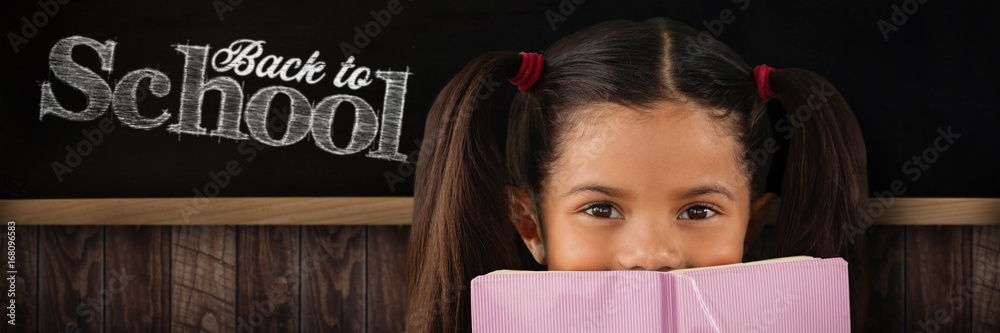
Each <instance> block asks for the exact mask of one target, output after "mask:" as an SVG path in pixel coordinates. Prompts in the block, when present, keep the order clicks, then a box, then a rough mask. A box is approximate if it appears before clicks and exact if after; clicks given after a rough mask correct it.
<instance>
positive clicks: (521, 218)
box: [507, 187, 545, 265]
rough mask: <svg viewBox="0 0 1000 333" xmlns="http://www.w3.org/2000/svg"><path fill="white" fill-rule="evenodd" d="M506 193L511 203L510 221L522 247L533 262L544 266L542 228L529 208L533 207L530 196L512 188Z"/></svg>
mask: <svg viewBox="0 0 1000 333" xmlns="http://www.w3.org/2000/svg"><path fill="white" fill-rule="evenodd" d="M507 192H508V194H509V195H510V202H511V218H510V219H511V221H512V222H513V223H514V226H515V227H516V228H517V233H518V234H520V235H521V239H522V240H524V245H526V246H527V247H528V250H529V251H531V255H532V256H533V257H535V261H537V262H538V263H539V264H542V265H545V242H544V241H543V240H542V232H541V231H542V228H541V226H540V224H539V223H538V217H537V216H535V212H534V210H533V209H532V208H531V207H534V205H533V204H532V200H531V196H529V195H528V194H527V193H525V192H524V191H522V190H520V189H518V188H514V187H508V188H507Z"/></svg>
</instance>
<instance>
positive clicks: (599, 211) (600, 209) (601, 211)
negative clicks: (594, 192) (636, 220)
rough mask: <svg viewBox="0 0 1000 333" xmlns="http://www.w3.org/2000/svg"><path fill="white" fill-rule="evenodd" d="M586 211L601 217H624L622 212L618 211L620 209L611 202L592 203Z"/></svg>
mask: <svg viewBox="0 0 1000 333" xmlns="http://www.w3.org/2000/svg"><path fill="white" fill-rule="evenodd" d="M585 212H587V214H590V215H593V216H595V217H600V218H605V219H620V218H623V216H622V214H621V213H620V212H618V210H617V209H615V207H614V206H612V205H611V204H609V203H598V204H593V205H590V207H587V210H585Z"/></svg>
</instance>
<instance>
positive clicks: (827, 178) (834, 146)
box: [406, 18, 868, 332]
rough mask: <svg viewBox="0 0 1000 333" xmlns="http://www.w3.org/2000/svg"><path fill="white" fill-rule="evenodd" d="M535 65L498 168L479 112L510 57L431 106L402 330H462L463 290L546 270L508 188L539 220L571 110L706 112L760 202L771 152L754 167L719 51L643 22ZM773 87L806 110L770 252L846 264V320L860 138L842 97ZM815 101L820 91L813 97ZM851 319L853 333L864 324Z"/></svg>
mask: <svg viewBox="0 0 1000 333" xmlns="http://www.w3.org/2000/svg"><path fill="white" fill-rule="evenodd" d="M543 54H544V57H545V64H544V68H543V70H542V74H541V77H540V78H539V80H538V82H537V83H536V84H535V85H534V86H533V87H532V88H530V89H529V90H527V91H523V92H519V93H517V94H516V95H515V96H514V98H513V101H512V103H511V106H510V113H509V115H508V116H507V117H506V118H507V121H508V123H507V126H508V133H507V137H506V156H504V154H502V153H501V151H500V146H499V144H498V143H499V142H500V140H503V139H502V138H500V139H498V138H496V137H495V136H494V134H493V133H492V131H491V127H492V126H491V111H490V107H491V105H493V104H494V103H495V102H496V101H494V98H492V97H493V95H495V93H494V92H493V91H492V90H490V89H491V87H492V86H493V83H494V82H498V81H500V82H503V81H506V79H507V78H510V77H513V76H514V74H516V73H515V72H516V71H517V69H518V67H519V65H520V62H521V57H520V56H519V55H518V54H517V53H516V52H513V51H511V52H493V53H487V54H484V55H482V56H480V57H478V58H476V59H474V60H472V61H471V62H470V63H469V64H468V65H466V67H465V68H464V69H462V71H460V72H459V73H458V74H457V75H456V76H455V77H454V78H453V79H452V80H451V81H450V82H449V83H448V84H447V86H445V88H444V89H443V90H442V91H441V93H440V94H439V95H438V96H437V99H436V100H435V101H434V104H433V106H432V107H431V110H430V112H429V114H428V118H427V123H426V126H425V129H424V146H423V147H422V149H421V151H420V155H419V158H418V162H417V169H416V185H415V189H414V212H413V225H412V230H411V236H410V244H409V261H408V267H407V273H408V281H407V282H408V283H407V287H408V290H407V298H408V299H407V325H406V327H407V329H406V330H407V331H408V332H444V331H447V332H468V331H470V330H471V318H470V315H471V310H470V298H469V294H470V293H469V291H470V290H469V283H470V281H471V280H472V278H474V277H476V276H478V275H482V274H486V273H489V272H490V271H493V270H497V269H543V267H542V266H540V265H538V264H537V263H536V262H535V260H534V259H533V258H532V257H531V255H530V253H529V252H528V250H527V248H526V247H525V246H524V245H523V244H524V243H523V241H522V240H521V239H520V236H519V235H518V234H517V232H516V229H515V228H514V225H513V221H512V219H511V213H512V211H511V209H512V208H511V205H512V202H511V199H510V197H509V196H508V192H507V189H508V188H509V187H515V188H519V189H521V190H523V191H525V192H526V193H529V194H530V195H531V196H532V197H533V198H534V204H535V207H534V208H535V212H536V216H538V215H537V213H539V212H540V211H541V209H540V205H541V198H540V195H539V194H540V193H542V190H541V184H542V183H543V180H544V179H545V177H546V176H547V175H548V172H549V170H550V167H551V165H550V164H551V163H552V161H554V160H556V159H557V158H558V155H557V154H558V151H559V147H560V145H561V142H559V140H560V138H562V137H563V135H562V134H563V133H565V131H567V129H568V127H569V126H572V123H574V120H577V119H578V118H579V117H581V115H580V112H575V111H578V110H579V109H580V107H581V106H584V105H587V104H590V103H595V102H612V103H617V104H621V105H624V106H629V107H631V108H633V109H636V110H644V109H649V108H648V107H649V106H651V105H652V104H653V103H656V102H660V101H682V102H693V103H695V104H696V105H699V106H702V107H704V108H705V109H709V110H717V111H716V112H713V113H714V114H713V116H715V117H716V118H717V119H718V120H719V121H720V122H721V123H722V124H725V127H726V128H727V129H729V131H730V132H731V133H732V135H734V136H735V137H736V138H737V141H738V142H739V143H740V145H741V148H742V151H743V154H742V156H740V161H741V165H742V166H743V169H744V170H745V177H746V179H747V181H748V184H749V185H750V188H751V199H755V198H757V197H759V196H760V195H761V194H763V193H764V192H765V191H766V189H765V187H766V185H767V178H768V177H767V176H768V170H769V169H770V164H771V160H772V159H771V158H770V157H771V155H772V154H766V155H765V156H766V157H767V158H764V159H763V160H761V159H760V158H757V159H754V158H753V156H752V155H753V154H754V152H761V151H763V150H762V149H764V147H765V142H767V140H774V139H773V130H772V126H771V122H770V117H769V116H768V110H767V106H766V104H765V103H764V102H763V101H762V100H761V99H760V97H759V96H758V94H757V86H756V84H755V82H754V79H753V74H752V68H751V67H750V66H748V65H747V64H746V63H745V62H744V61H743V59H742V58H741V57H740V56H739V55H738V54H737V53H736V52H735V51H733V50H732V49H730V48H729V47H728V46H726V45H724V44H723V43H721V42H719V41H717V40H715V39H713V38H711V37H710V36H707V35H706V34H701V36H699V34H698V31H697V30H695V29H693V28H691V27H689V26H687V25H684V24H681V23H678V22H675V21H672V20H669V19H665V18H654V19H650V20H647V21H644V22H634V21H624V20H617V21H609V22H604V23H601V24H598V25H595V26H592V27H590V28H587V29H584V30H581V31H579V32H577V33H574V34H572V35H570V36H567V37H565V38H563V39H561V40H559V41H558V42H556V43H555V44H553V45H552V46H551V47H550V48H548V49H546V50H544V53H543ZM771 87H772V90H774V92H775V97H774V98H775V99H776V100H777V101H778V102H780V106H783V108H784V109H786V110H789V112H792V111H795V110H797V111H800V112H802V111H807V112H806V113H807V114H808V118H806V119H804V120H803V119H799V120H802V121H799V122H797V124H798V125H800V127H798V128H797V129H795V131H794V132H793V134H792V135H791V136H790V138H789V140H788V142H787V147H786V149H787V154H788V161H787V165H786V167H785V168H786V171H785V174H784V179H783V181H782V185H781V193H782V200H781V203H780V211H779V217H778V221H777V225H776V226H775V239H776V240H775V242H774V243H773V244H770V253H771V255H772V256H786V255H811V256H816V257H844V258H845V259H846V260H847V261H848V262H849V263H850V273H851V280H852V292H851V297H852V303H853V304H854V305H853V306H852V310H854V312H855V313H856V314H863V313H864V312H865V309H864V306H863V305H864V304H865V302H866V300H867V291H866V289H865V288H863V286H865V283H867V279H866V278H865V277H864V270H862V269H860V268H863V266H864V263H863V261H862V260H863V259H864V252H863V249H862V245H863V242H852V240H851V239H849V237H850V235H848V234H847V233H846V231H845V230H846V229H845V226H848V225H850V226H855V225H863V224H862V222H861V219H862V212H863V209H864V208H865V207H866V206H865V205H866V199H867V195H866V194H867V191H868V189H867V174H866V169H865V168H866V166H865V164H866V157H865V146H864V142H863V140H862V136H861V131H860V128H859V126H858V124H857V121H856V120H855V118H854V115H853V112H852V111H851V109H850V108H849V106H848V105H847V103H846V101H844V99H843V98H842V97H841V96H840V94H839V93H838V92H837V91H836V90H835V89H834V88H833V87H832V85H831V84H830V83H829V82H828V81H827V80H825V79H823V78H822V77H820V76H819V75H817V74H815V73H813V72H811V71H807V70H802V69H776V70H775V71H774V72H773V73H772V74H771ZM816 91H825V92H828V93H825V94H822V96H816ZM831 94H832V95H831ZM803 107H804V108H805V109H803ZM496 118H499V119H502V118H504V117H496ZM758 156H759V155H758ZM538 218H539V221H541V220H542V217H541V216H538ZM543 229H544V227H543ZM859 305H860V306H859ZM852 317H853V318H852V321H853V324H854V325H855V327H860V325H861V324H862V323H863V317H861V316H860V315H853V316H852Z"/></svg>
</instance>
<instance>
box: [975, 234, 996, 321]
mask: <svg viewBox="0 0 1000 333" xmlns="http://www.w3.org/2000/svg"><path fill="white" fill-rule="evenodd" d="M997 219H1000V216H997ZM972 234H973V244H972V262H973V263H974V265H973V267H974V268H973V270H972V274H973V278H972V283H973V287H972V288H971V292H972V311H973V312H972V331H973V332H977V333H978V332H981V333H986V332H1000V226H979V227H973V229H972Z"/></svg>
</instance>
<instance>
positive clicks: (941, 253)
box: [905, 226, 973, 332]
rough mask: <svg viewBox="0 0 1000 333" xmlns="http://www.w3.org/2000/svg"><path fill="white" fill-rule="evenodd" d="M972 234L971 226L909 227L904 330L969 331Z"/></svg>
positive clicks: (970, 322)
mask: <svg viewBox="0 0 1000 333" xmlns="http://www.w3.org/2000/svg"><path fill="white" fill-rule="evenodd" d="M971 236H972V235H971V227H968V226H919V227H917V226H911V227H907V230H906V297H907V310H906V318H907V319H906V328H905V331H907V332H916V331H924V332H928V331H930V332H968V331H970V329H971V327H972V325H971V324H972V312H973V309H972V299H971V298H970V297H967V296H965V294H964V292H965V290H967V289H968V288H969V287H970V286H971V285H970V283H971V282H972V279H971V275H972V261H971V260H970V259H971V258H972V248H971V244H972V238H971Z"/></svg>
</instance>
